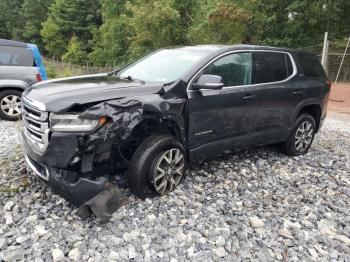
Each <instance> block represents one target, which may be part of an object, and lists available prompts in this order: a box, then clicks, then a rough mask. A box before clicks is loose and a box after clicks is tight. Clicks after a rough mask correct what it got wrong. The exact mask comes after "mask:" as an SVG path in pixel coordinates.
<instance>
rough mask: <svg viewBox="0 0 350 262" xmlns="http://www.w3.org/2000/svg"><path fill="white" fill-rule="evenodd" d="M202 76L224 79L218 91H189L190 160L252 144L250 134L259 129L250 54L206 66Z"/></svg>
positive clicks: (236, 55)
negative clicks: (208, 75) (207, 75)
mask: <svg viewBox="0 0 350 262" xmlns="http://www.w3.org/2000/svg"><path fill="white" fill-rule="evenodd" d="M203 74H210V75H218V76H221V77H222V82H223V88H222V89H219V90H212V89H201V90H194V88H192V87H191V86H190V88H189V90H188V103H189V147H190V154H191V157H201V156H207V155H208V153H213V154H216V153H217V152H219V151H223V150H226V149H232V148H235V147H245V146H247V145H249V144H250V143H251V139H250V137H247V135H248V134H251V133H252V132H253V133H254V130H257V129H259V127H258V126H257V125H259V124H258V123H257V122H256V121H255V120H256V114H257V110H258V108H257V103H256V99H257V92H256V91H257V90H256V87H255V86H254V85H251V78H252V56H251V53H250V52H239V53H231V54H228V55H226V56H224V57H221V58H218V59H217V60H216V61H214V62H213V63H211V64H209V65H208V66H207V67H205V68H204V69H203V70H202V72H201V73H200V74H199V75H198V76H197V77H196V79H195V80H194V81H193V84H194V83H196V82H197V80H198V78H199V77H200V76H201V75H203Z"/></svg>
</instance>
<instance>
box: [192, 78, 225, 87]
mask: <svg viewBox="0 0 350 262" xmlns="http://www.w3.org/2000/svg"><path fill="white" fill-rule="evenodd" d="M223 87H224V83H222V77H221V76H218V75H201V76H200V77H199V78H198V80H197V83H194V84H193V85H192V88H193V89H194V90H199V89H213V90H216V89H221V88H223Z"/></svg>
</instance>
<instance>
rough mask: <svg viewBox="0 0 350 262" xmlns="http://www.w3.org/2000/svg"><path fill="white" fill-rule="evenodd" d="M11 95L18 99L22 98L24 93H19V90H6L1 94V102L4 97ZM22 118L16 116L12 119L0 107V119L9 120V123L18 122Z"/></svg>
mask: <svg viewBox="0 0 350 262" xmlns="http://www.w3.org/2000/svg"><path fill="white" fill-rule="evenodd" d="M9 95H14V96H18V97H20V98H21V97H22V92H21V91H18V90H12V89H9V90H4V91H1V92H0V102H1V101H2V100H3V98H4V97H6V96H9ZM21 99H22V98H21ZM20 118H21V116H20V115H19V116H16V117H11V116H9V115H8V114H6V113H5V112H4V111H2V109H1V107H0V119H2V120H7V121H17V120H19V119H20Z"/></svg>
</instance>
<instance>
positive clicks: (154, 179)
mask: <svg viewBox="0 0 350 262" xmlns="http://www.w3.org/2000/svg"><path fill="white" fill-rule="evenodd" d="M184 174H185V154H184V149H183V146H182V144H181V143H179V142H178V141H177V140H176V139H175V137H173V136H167V135H163V136H151V137H149V138H148V139H146V140H145V141H144V142H143V143H142V144H141V145H140V146H139V148H138V149H137V150H136V152H135V153H134V155H133V157H132V159H131V161H130V164H129V170H128V184H129V187H130V189H131V191H132V192H134V193H135V195H136V196H138V197H140V198H146V197H149V196H155V195H166V194H168V193H170V192H171V191H173V190H174V189H175V188H176V187H177V186H178V185H179V184H180V183H181V181H182V180H183V178H184Z"/></svg>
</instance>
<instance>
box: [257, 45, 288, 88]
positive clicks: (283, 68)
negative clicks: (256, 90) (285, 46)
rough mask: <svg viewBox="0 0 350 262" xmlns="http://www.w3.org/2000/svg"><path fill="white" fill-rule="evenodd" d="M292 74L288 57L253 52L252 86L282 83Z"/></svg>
mask: <svg viewBox="0 0 350 262" xmlns="http://www.w3.org/2000/svg"><path fill="white" fill-rule="evenodd" d="M292 74H293V66H292V63H291V61H290V57H289V55H287V54H285V53H275V52H253V77H252V83H253V84H262V83H271V82H277V81H282V80H284V79H286V78H288V77H289V76H291V75H292Z"/></svg>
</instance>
